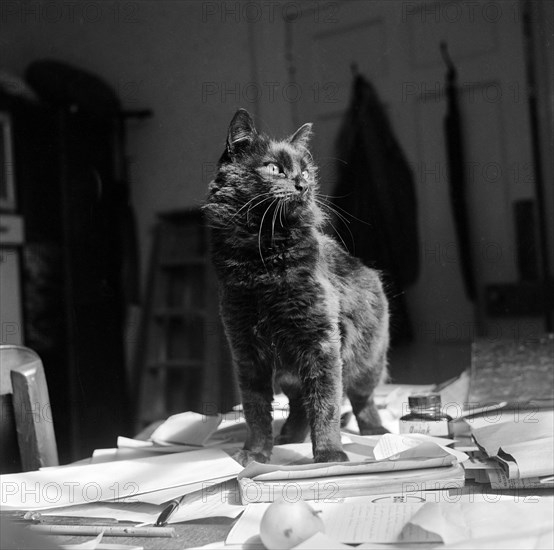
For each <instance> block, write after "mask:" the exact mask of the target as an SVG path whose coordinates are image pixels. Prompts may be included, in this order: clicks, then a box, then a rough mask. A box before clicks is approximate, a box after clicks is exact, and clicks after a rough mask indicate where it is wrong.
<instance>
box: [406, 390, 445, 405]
mask: <svg viewBox="0 0 554 550" xmlns="http://www.w3.org/2000/svg"><path fill="white" fill-rule="evenodd" d="M408 406H409V407H410V409H430V408H435V407H440V406H441V396H440V393H418V394H415V395H410V396H408Z"/></svg>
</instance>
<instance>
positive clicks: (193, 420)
mask: <svg viewBox="0 0 554 550" xmlns="http://www.w3.org/2000/svg"><path fill="white" fill-rule="evenodd" d="M221 420H222V417H221V415H213V416H208V415H204V414H199V413H195V412H192V411H187V412H184V413H180V414H174V415H172V416H170V417H169V418H168V419H167V420H166V421H165V422H164V423H163V424H161V425H160V426H158V427H157V428H156V429H155V430H154V432H153V433H152V435H151V436H150V439H151V440H152V441H154V442H155V443H157V444H158V445H164V444H168V443H169V444H172V443H173V444H175V443H178V444H182V445H198V446H201V445H204V443H205V442H206V441H207V440H208V438H209V437H210V436H211V435H212V434H213V433H214V432H215V431H216V430H217V427H218V426H219V425H220V424H221Z"/></svg>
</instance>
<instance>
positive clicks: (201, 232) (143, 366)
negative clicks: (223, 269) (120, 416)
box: [135, 210, 238, 431]
mask: <svg viewBox="0 0 554 550" xmlns="http://www.w3.org/2000/svg"><path fill="white" fill-rule="evenodd" d="M208 237H209V235H208V230H207V228H206V227H205V226H204V223H203V220H202V214H201V213H200V211H199V210H180V211H174V212H168V213H163V214H160V215H159V216H158V223H157V224H156V227H155V235H154V241H153V247H152V253H151V260H150V270H149V276H148V289H147V293H146V301H145V305H144V310H143V318H142V323H141V329H140V332H139V339H138V342H137V345H136V348H135V349H136V355H135V373H136V379H137V380H138V387H137V390H136V392H135V395H137V396H138V407H137V414H136V419H137V425H136V430H137V431H139V430H141V429H143V428H144V427H145V426H146V425H147V424H149V423H152V422H155V421H158V420H163V419H165V418H167V417H168V416H169V415H171V414H176V413H179V412H183V411H187V410H191V411H196V412H200V413H203V414H215V413H216V412H221V411H224V410H229V409H230V408H231V407H232V406H233V405H234V404H236V403H238V391H237V389H236V383H235V381H234V377H233V375H232V365H231V360H230V354H229V352H228V347H227V343H226V340H225V335H224V333H223V327H222V324H221V321H220V319H219V308H218V292H217V280H216V278H215V273H214V271H213V268H212V266H211V262H210V259H209V254H208V248H209V238H208Z"/></svg>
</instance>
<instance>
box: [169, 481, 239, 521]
mask: <svg viewBox="0 0 554 550" xmlns="http://www.w3.org/2000/svg"><path fill="white" fill-rule="evenodd" d="M244 508H245V507H244V506H243V505H242V504H241V501H240V492H239V488H238V484H237V482H236V480H230V481H227V482H225V483H218V484H216V485H210V486H206V487H204V488H203V489H201V490H200V491H196V492H195V493H191V494H188V495H186V496H185V497H184V498H183V500H182V502H181V505H180V506H179V508H178V509H177V510H175V512H174V513H173V515H172V516H171V517H170V519H169V522H168V523H179V522H182V521H192V520H195V519H200V518H211V517H228V518H236V517H237V516H238V515H239V514H240V513H241V512H242V511H243V510H244Z"/></svg>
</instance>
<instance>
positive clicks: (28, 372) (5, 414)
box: [0, 345, 58, 473]
mask: <svg viewBox="0 0 554 550" xmlns="http://www.w3.org/2000/svg"><path fill="white" fill-rule="evenodd" d="M0 406H1V408H0V441H1V442H2V444H1V445H0V473H9V472H18V471H23V472H26V471H29V470H37V469H38V468H41V467H42V466H57V465H58V450H57V446H56V436H55V434H54V424H53V421H52V409H51V407H50V400H49V397H48V387H47V385H46V378H45V376H44V368H43V366H42V361H41V359H40V357H39V356H38V355H37V354H36V353H35V352H34V351H33V350H31V349H29V348H26V347H23V346H15V345H0Z"/></svg>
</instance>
